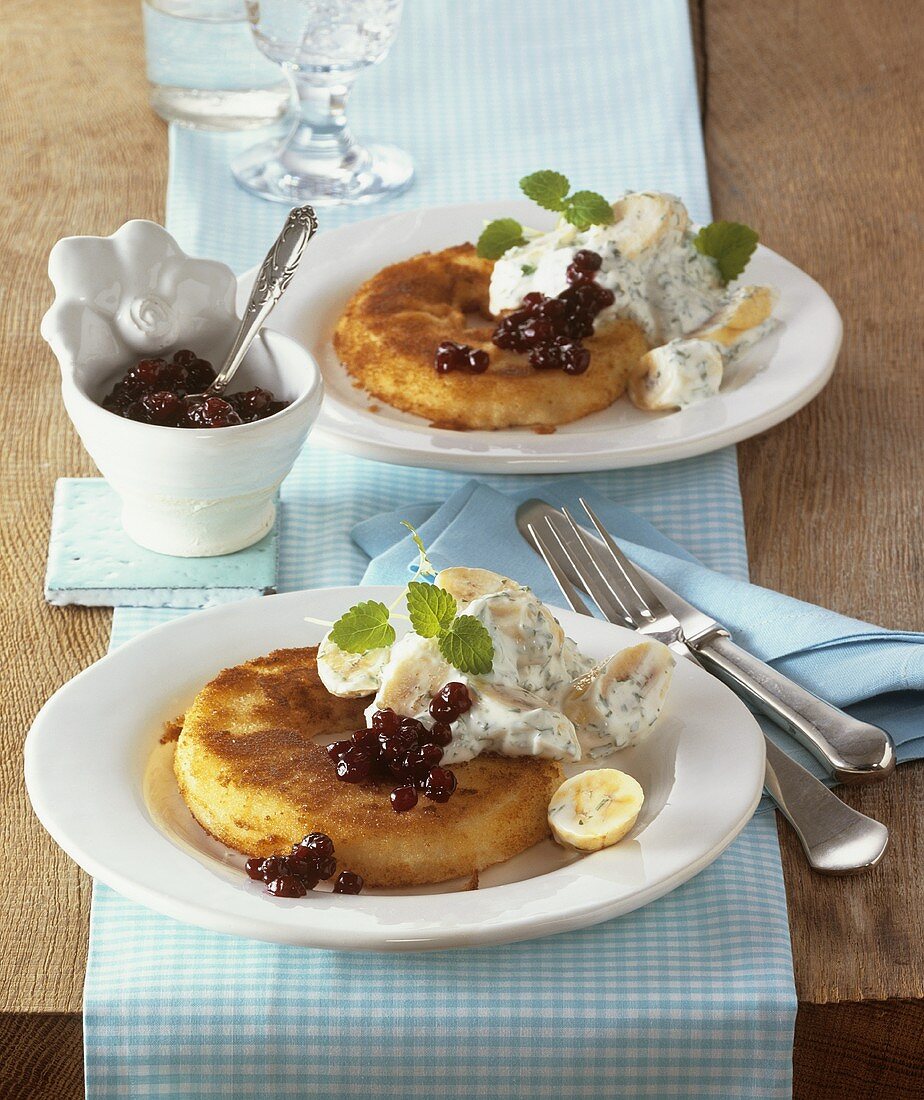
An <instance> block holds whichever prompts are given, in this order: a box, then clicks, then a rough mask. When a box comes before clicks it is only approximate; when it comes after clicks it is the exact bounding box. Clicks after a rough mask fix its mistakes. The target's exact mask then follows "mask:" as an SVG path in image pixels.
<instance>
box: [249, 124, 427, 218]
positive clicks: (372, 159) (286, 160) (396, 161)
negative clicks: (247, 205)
mask: <svg viewBox="0 0 924 1100" xmlns="http://www.w3.org/2000/svg"><path fill="white" fill-rule="evenodd" d="M298 159H299V158H297V157H296V156H293V155H292V152H291V150H290V149H289V148H287V147H286V146H285V145H283V146H280V144H279V142H278V140H277V141H264V142H261V143H260V144H259V145H255V146H254V147H253V148H252V149H248V150H247V151H246V152H245V153H241V154H240V156H237V157H235V158H234V160H233V161H232V162H231V172H232V174H233V175H234V178H235V179H236V180H237V182H238V183H239V184H240V185H241V187H243V188H245V189H246V190H247V191H251V192H253V194H255V195H259V196H260V197H261V198H264V199H271V200H272V201H273V202H284V203H286V204H287V205H288V206H293V205H295V204H297V203H306V202H307V203H310V204H311V205H312V206H339V205H344V204H349V203H366V202H378V201H379V200H381V199H387V198H388V197H389V196H391V195H397V194H399V193H400V192H401V191H403V190H405V188H406V187H408V186H409V184H410V182H411V180H412V179H413V178H414V163H413V161H412V160H411V158H410V157H409V156H408V155H407V153H405V152H404V151H403V150H402V149H398V148H397V147H396V146H394V145H365V146H360V147H356V146H354V148H353V150H352V156H351V158H350V160H351V163H350V164H349V165H342V164H341V165H338V166H337V169H336V170H335V171H333V172H329V171H320V172H311V171H310V169H308V170H304V169H303V168H302V166H301V165H298V164H296V163H294V162H296V161H297V160H298ZM326 167H327V166H326V165H325V168H326Z"/></svg>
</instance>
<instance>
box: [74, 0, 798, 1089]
mask: <svg viewBox="0 0 924 1100" xmlns="http://www.w3.org/2000/svg"><path fill="white" fill-rule="evenodd" d="M352 117H353V121H354V123H355V125H356V128H357V130H358V131H359V133H360V135H362V134H363V133H370V134H374V135H375V136H376V137H377V138H378V139H381V140H390V141H394V142H397V143H398V144H400V145H402V146H403V147H405V148H407V149H408V150H409V151H410V152H411V153H412V155H413V157H414V159H415V162H416V165H417V173H418V174H417V179H416V182H415V184H414V186H413V188H412V189H411V190H410V191H409V192H408V193H407V194H406V195H403V196H401V197H400V198H398V199H396V200H394V201H393V202H390V203H389V204H388V205H387V206H383V207H380V208H378V209H376V208H371V209H370V208H368V207H367V208H363V209H362V210H360V211H355V210H354V211H346V210H338V211H333V212H328V211H324V214H323V223H324V225H325V227H332V226H335V225H338V224H343V223H345V222H347V221H350V220H354V219H357V218H362V217H368V216H372V215H375V214H377V213H384V212H386V211H391V210H397V209H408V208H411V207H413V206H418V205H435V204H439V203H447V202H459V201H470V200H476V199H484V198H496V197H498V196H504V195H509V196H511V198H512V197H514V196H515V194H516V181H517V180H518V179H519V177H520V176H522V175H524V174H525V173H527V172H529V171H532V170H535V169H537V168H540V167H550V168H556V169H559V170H561V171H564V172H566V173H567V174H569V175H570V177H571V178H572V180H573V181H575V183H576V185H577V186H580V187H592V188H596V189H598V190H601V191H604V192H605V193H607V194H610V195H615V194H617V193H618V192H619V191H621V190H623V189H625V188H658V189H664V190H668V191H672V192H675V193H677V194H680V195H682V196H684V198H685V199H686V201H687V203H688V205H689V207H690V209H691V212H692V213H693V215H694V217H696V218H698V219H701V220H708V217H709V195H708V185H707V180H706V173H705V162H704V156H703V149H702V140H701V134H700V126H699V114H698V105H697V99H696V85H695V75H694V70H693V60H692V54H691V49H690V33H689V26H688V16H687V6H686V3H685V0H649V2H646V3H637V2H635V0H582V3H580V4H573V3H569V2H567V0H532V2H531V3H529V4H525V3H521V2H518V0H469V2H468V3H465V4H458V3H452V0H408V3H407V5H406V12H405V18H404V24H403V27H402V30H401V32H400V35H399V38H398V41H397V43H396V45H395V47H394V49H393V51H392V54H391V55H390V57H389V58H388V59H387V60H386V62H385V63H384V64H383V65H382V66H380V67H378V68H376V69H374V70H372V71H369V72H367V73H366V74H364V75H363V77H362V78H361V79H360V81H359V82H358V83H357V87H356V91H355V93H354V103H353V109H352ZM253 140H254V136H253V134H235V135H215V134H205V133H195V132H192V131H186V130H181V129H177V128H172V129H171V133H170V157H171V167H170V183H169V193H168V228H170V230H171V231H172V232H173V233H174V234H175V235H176V236H177V238H178V239H179V241H180V243H181V244H182V245H183V246H184V247H185V248H186V249H188V250H189V251H191V252H193V253H196V254H200V255H205V256H211V257H215V258H219V259H223V260H225V261H226V262H228V263H229V264H231V265H232V266H233V267H234V268H235V269H236V270H243V269H244V268H246V267H248V266H250V265H252V264H253V263H255V262H256V261H257V260H258V259H259V258H260V257H261V256H262V254H263V251H264V250H265V248H266V247H267V246H268V244H269V242H270V241H271V240H272V238H273V236H274V235H275V233H276V232H277V230H278V225H279V218H280V213H281V208H279V207H276V206H273V205H270V204H263V203H261V202H260V201H259V200H256V199H254V198H252V197H250V196H248V195H246V194H244V193H243V192H242V191H240V190H239V189H237V188H236V187H235V186H234V184H233V182H232V181H231V180H230V177H229V175H228V170H227V163H228V160H229V158H230V156H231V155H232V154H233V153H234V152H236V151H237V150H238V149H240V148H243V147H245V146H246V145H247V144H248V143H249V142H252V141H253ZM130 213H131V212H130V211H126V216H129V215H130ZM466 479H467V478H466V475H464V474H453V473H447V472H440V471H431V470H421V469H408V468H403V467H396V466H385V465H379V464H376V463H372V462H368V461H364V460H361V459H354V458H351V457H348V456H345V455H343V454H339V453H334V452H330V451H327V450H325V449H324V448H322V447H320V446H318V445H317V444H314V443H312V442H309V445H308V446H307V447H306V448H305V451H304V452H303V454H302V456H301V458H300V460H299V462H298V463H297V465H296V467H295V469H294V470H293V472H292V474H291V475H290V477H289V478H288V479H287V480H286V482H285V483H284V485H283V489H282V496H283V501H284V507H283V511H282V530H281V576H280V582H281V583H280V588H281V590H291V589H297V588H303V587H309V586H317V585H329V584H343V583H352V582H355V581H356V580H357V579H358V578H359V577H360V576H361V575H362V573H363V571H364V568H365V566H366V564H367V563H366V559H365V557H364V556H363V555H362V554H361V553H360V551H359V550H358V549H357V548H356V547H354V546H353V544H352V543H351V541H350V539H349V534H348V532H349V529H350V527H351V525H352V524H353V523H354V522H355V521H357V520H359V519H363V518H366V517H369V516H371V515H374V514H375V513H376V512H378V511H380V510H381V508H382V507H383V503H384V504H386V505H387V506H388V507H391V508H395V507H398V506H399V505H401V504H402V503H407V504H413V503H416V502H419V501H422V500H426V501H433V500H437V499H440V498H445V497H446V496H448V495H449V494H450V493H451V492H452V491H453V490H454V489H456V488H458V486H459V485H461V484H462V483H463V482H464V481H465V480H466ZM484 480H485V481H486V482H487V483H489V484H491V485H494V486H496V487H501V486H503V485H505V484H506V485H509V484H510V480H509V478H504V477H503V476H491V477H486V478H484ZM530 480H534V481H535V482H536V483H538V482H539V481H540V480H546V478H545V477H543V478H541V479H540V478H535V479H529V478H522V479H518V482H517V483H518V484H527V483H528V482H529V481H530ZM587 480H588V481H589V482H590V483H591V484H592V485H593V486H594V487H595V488H597V489H598V490H599V491H601V492H603V493H605V494H607V495H609V496H611V497H612V498H613V499H616V500H618V501H620V502H621V503H623V504H626V505H627V506H629V507H630V508H633V509H635V510H636V511H638V512H639V513H640V514H641V515H643V516H644V517H645V518H647V519H649V520H651V522H653V523H654V524H655V525H656V526H658V527H660V528H661V529H662V530H663V531H664V532H665V533H666V534H668V535H670V536H671V537H672V538H674V539H676V540H677V541H678V542H680V543H683V544H684V545H685V546H687V547H688V548H689V549H690V550H691V551H693V553H695V554H696V555H697V556H698V557H699V558H701V559H702V560H703V561H704V562H706V563H707V564H709V565H711V566H713V567H714V568H717V569H721V570H724V571H726V572H728V573H729V574H731V575H734V576H739V577H740V576H745V575H746V572H747V561H746V553H745V543H744V534H743V525H742V520H741V502H740V497H739V492H738V479H737V466H736V460H735V454H734V451H733V450H726V451H721V452H718V453H715V454H712V455H708V456H705V457H703V458H698V459H693V460H690V461H687V462H683V463H675V464H671V465H665V466H658V467H651V468H647V469H639V470H623V471H618V472H612V473H597V474H589V475H587ZM173 614H176V613H172V612H168V611H152V610H144V611H142V610H130V609H124V610H119V611H117V612H116V615H115V621H114V625H113V637H112V644H113V645H114V646H115V645H118V644H120V643H121V642H123V641H125V640H126V639H128V638H129V637H131V636H132V635H134V634H136V633H138V632H139V631H142V630H145V629H147V628H149V627H151V626H153V625H155V624H157V623H159V622H162V621H164V620H165V619H166V618H169V617H170V616H171V615H173ZM795 1007H796V1000H795V991H794V987H793V975H792V964H791V956H790V946H789V931H788V922H787V914H786V901H785V895H784V890H783V882H782V874H781V868H780V858H779V848H778V845H777V840H776V827H775V823H774V819H773V815H771V814H763V815H759V816H758V817H757V818H755V819H754V820H753V821H752V822H751V823H750V824H749V825H748V826H747V828H746V829H745V830H744V832H743V833H742V834H741V836H740V837H739V838H738V839H737V840H736V841H735V843H734V844H733V845H732V846H731V847H730V848H729V849H728V851H727V852H726V853H725V854H724V855H723V856H722V857H721V858H720V859H719V860H718V861H717V862H716V863H715V864H713V865H712V866H711V867H709V868H708V869H707V870H706V871H704V872H703V873H702V874H700V875H699V876H698V877H697V878H696V879H694V880H693V881H691V882H689V883H687V884H686V885H684V886H682V887H681V888H679V889H678V890H676V891H674V892H673V893H672V894H670V895H668V896H667V897H665V898H663V899H661V900H660V901H658V902H656V903H654V904H652V905H649V906H647V907H646V908H645V909H642V910H640V911H638V912H636V913H633V914H630V915H628V916H626V917H623V918H620V919H618V920H615V921H610V922H608V923H606V924H603V925H600V926H597V927H595V928H591V929H587V930H585V931H581V932H574V933H568V934H566V935H561V936H555V937H551V938H548V939H543V940H539V941H533V942H529V943H523V944H515V945H512V946H504V947H494V948H486V949H471V950H468V951H452V952H437V953H434V954H428V955H372V954H363V955H355V954H340V953H332V952H322V951H314V950H305V949H296V948H286V947H280V946H274V945H269V944H263V943H257V942H250V941H245V940H238V939H233V938H229V937H226V936H222V935H218V934H213V933H209V932H205V931H202V930H200V929H197V928H194V927H191V926H188V925H185V924H181V923H178V922H176V921H173V920H171V919H169V918H167V917H162V916H159V915H157V914H156V913H153V912H151V911H149V910H147V909H145V908H143V907H141V906H138V905H136V904H134V903H132V902H129V901H126V900H125V899H123V898H121V897H120V896H119V895H118V894H116V893H114V892H113V891H111V890H109V889H107V888H105V887H103V886H101V885H99V884H97V885H96V886H95V888H94V894H93V913H92V923H91V937H90V958H89V964H88V969H87V980H86V989H85V1047H86V1068H87V1092H88V1095H89V1096H90V1097H100V1098H102V1097H116V1096H131V1097H138V1096H163V1097H170V1098H177V1100H179V1098H185V1097H202V1096H224V1097H233V1098H237V1097H251V1096H268V1097H276V1096H298V1097H330V1098H334V1097H337V1098H342V1097H364V1098H377V1097H396V1098H397V1097H402V1098H403V1097H416V1096H432V1095H433V1094H434V1093H438V1094H439V1095H441V1096H445V1097H459V1098H462V1097H464V1098H470V1097H491V1098H495V1097H496V1098H503V1097H529V1098H532V1097H537V1098H538V1097H554V1098H555V1100H561V1098H562V1097H564V1098H566V1100H567V1098H578V1097H588V1098H590V1097H592V1098H593V1100H599V1098H601V1097H627V1098H628V1097H633V1098H634V1097H722V1098H723V1100H731V1098H734V1097H776V1098H781V1097H786V1096H789V1095H790V1092H791V1055H792V1033H793V1023H794V1018H795Z"/></svg>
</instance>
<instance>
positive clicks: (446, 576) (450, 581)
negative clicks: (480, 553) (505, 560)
mask: <svg viewBox="0 0 924 1100" xmlns="http://www.w3.org/2000/svg"><path fill="white" fill-rule="evenodd" d="M433 583H434V584H435V585H436V586H437V588H442V589H443V590H444V591H445V592H448V593H449V594H450V596H455V598H456V602H457V603H458V604H459V606H460V610H461V608H463V607H466V606H467V605H468V604H470V603H471V602H472V600H477V599H478V597H479V596H489V595H491V594H493V593H494V592H519V591H520V589H521V588H522V585H519V584H517V582H516V581H512V580H511V579H510V578H509V577H502V576H501V575H500V573H492V572H491V570H490V569H468V568H466V567H465V566H462V565H455V566H453V567H452V568H450V569H443V570H441V571H440V572H439V573H437V575H436V579H435V580H434V582H433Z"/></svg>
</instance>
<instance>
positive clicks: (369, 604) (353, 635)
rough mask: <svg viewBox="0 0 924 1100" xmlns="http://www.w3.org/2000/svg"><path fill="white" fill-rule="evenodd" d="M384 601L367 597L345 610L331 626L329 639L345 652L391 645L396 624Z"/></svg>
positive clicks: (357, 651)
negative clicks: (380, 601) (392, 622)
mask: <svg viewBox="0 0 924 1100" xmlns="http://www.w3.org/2000/svg"><path fill="white" fill-rule="evenodd" d="M390 615H391V613H390V612H389V610H388V608H387V607H386V606H385V604H383V603H379V602H378V601H377V600H366V601H365V602H364V603H358V604H354V606H353V607H351V608H350V609H349V611H345V612H344V613H343V614H342V615H341V616H340V618H339V619H338V620H337V621H336V622H335V623H334V625H333V626H332V627H331V628H330V639H331V641H332V642H333V643H334V645H336V646H338V647H339V648H340V649H342V650H343V651H344V652H345V653H368V652H369V650H370V649H381V648H382V647H383V646H389V645H394V642H395V628H394V627H393V626H392V625H391V623H390V622H389V621H388V620H389V618H390Z"/></svg>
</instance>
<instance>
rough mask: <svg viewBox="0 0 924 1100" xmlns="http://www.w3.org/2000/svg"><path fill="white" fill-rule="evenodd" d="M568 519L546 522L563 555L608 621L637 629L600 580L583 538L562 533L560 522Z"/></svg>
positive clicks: (547, 517) (624, 609)
mask: <svg viewBox="0 0 924 1100" xmlns="http://www.w3.org/2000/svg"><path fill="white" fill-rule="evenodd" d="M565 518H566V517H565V516H559V515H555V516H546V519H545V522H546V523H547V524H548V527H549V530H550V531H551V532H552V534H553V535H554V536H555V541H556V542H557V543H558V545H559V546H560V547H561V552H562V553H563V554H564V555H565V558H566V559H567V560H568V562H569V564H570V565H571V568H572V569H573V570H574V571H575V573H577V575H578V576H579V577H580V578H581V583H582V584H583V586H584V589H585V591H586V592H588V593H589V594H590V596H591V597H592V598H593V600H594V602H595V603H596V605H597V607H599V608H600V610H601V611H602V612H603V615H604V618H606V619H609V621H610V622H614V623H623V624H624V625H625V626H628V627H630V628H631V629H632V630H634V629H635V623H634V621H633V619H632V616H631V615H630V614H629V611H628V609H627V608H626V607H624V606H623V604H622V603H621V602H620V601H619V599H618V598H617V597H616V595H615V594H614V593H613V591H612V589H611V588H610V587H609V585H607V584H606V583H605V582H604V581H603V579H602V578H601V577H600V575H599V572H598V570H597V569H596V566H595V565H594V563H593V559H592V558H591V557H590V554H589V553H588V550H587V547H586V545H585V544H584V541H583V540H582V539H581V538H580V537H579V536H578V537H577V539H576V540H575V539H574V538H573V537H572V538H566V537H565V536H566V535H570V534H571V532H570V531H568V532H565V533H564V535H563V533H562V532H561V531H559V530H558V522H559V521H561V522H563V521H564V520H565Z"/></svg>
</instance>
